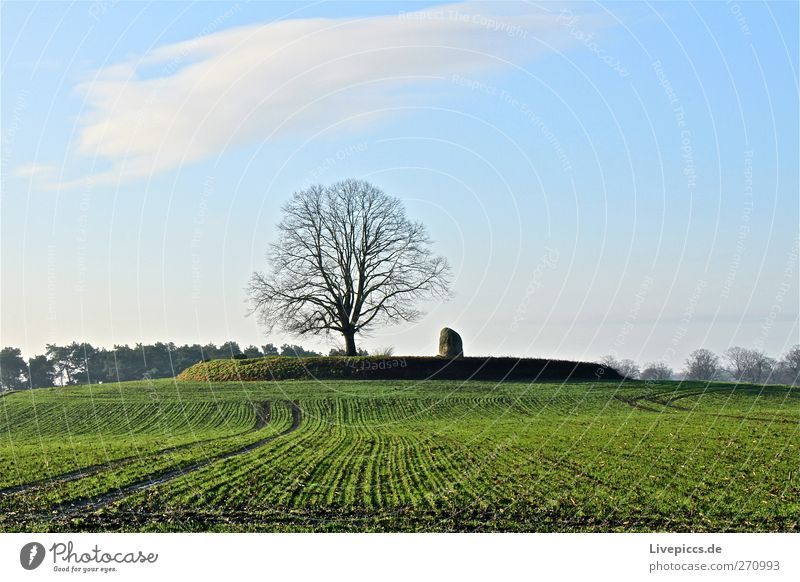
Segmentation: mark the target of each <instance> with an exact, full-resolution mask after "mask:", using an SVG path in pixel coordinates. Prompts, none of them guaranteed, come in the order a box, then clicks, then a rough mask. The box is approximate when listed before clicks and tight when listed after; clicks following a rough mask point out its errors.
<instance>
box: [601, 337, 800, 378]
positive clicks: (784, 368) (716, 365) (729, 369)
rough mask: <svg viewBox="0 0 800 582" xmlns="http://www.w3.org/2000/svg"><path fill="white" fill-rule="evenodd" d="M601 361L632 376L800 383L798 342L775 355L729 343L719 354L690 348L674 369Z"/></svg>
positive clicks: (628, 361)
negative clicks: (730, 345)
mask: <svg viewBox="0 0 800 582" xmlns="http://www.w3.org/2000/svg"><path fill="white" fill-rule="evenodd" d="M601 363H603V364H605V365H606V366H609V367H611V368H614V369H615V370H616V371H617V372H619V373H620V374H621V375H623V376H625V377H626V378H631V379H634V380H652V381H655V380H706V381H710V380H730V381H734V382H748V383H751V384H789V385H795V384H798V383H800V344H797V345H794V346H792V347H791V348H790V349H789V351H788V352H786V353H785V354H784V355H783V356H781V357H780V358H779V359H776V358H772V357H770V356H768V355H767V354H766V353H765V352H764V351H762V350H757V349H752V348H743V347H741V346H733V347H731V348H728V349H727V350H725V351H724V352H723V353H722V356H719V355H717V354H715V353H714V352H712V351H711V350H706V349H699V350H694V351H693V352H692V353H691V354H689V357H688V358H686V361H685V362H684V368H683V370H680V371H678V372H676V371H675V370H673V369H672V368H671V367H670V366H669V365H668V364H666V363H665V362H649V363H647V364H645V365H644V367H643V368H640V367H639V364H637V363H636V362H635V361H634V360H631V359H627V358H626V359H621V360H618V359H617V358H616V357H615V356H613V355H609V356H605V357H604V358H603V359H602V360H601Z"/></svg>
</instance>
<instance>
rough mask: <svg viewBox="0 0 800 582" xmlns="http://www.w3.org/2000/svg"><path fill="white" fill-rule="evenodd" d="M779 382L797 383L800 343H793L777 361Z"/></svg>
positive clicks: (799, 367)
mask: <svg viewBox="0 0 800 582" xmlns="http://www.w3.org/2000/svg"><path fill="white" fill-rule="evenodd" d="M778 373H779V374H780V382H782V383H784V384H792V385H794V384H797V383H798V381H800V344H795V345H793V346H792V347H791V348H789V351H788V352H786V353H785V354H784V355H783V357H782V358H781V359H780V361H779V362H778Z"/></svg>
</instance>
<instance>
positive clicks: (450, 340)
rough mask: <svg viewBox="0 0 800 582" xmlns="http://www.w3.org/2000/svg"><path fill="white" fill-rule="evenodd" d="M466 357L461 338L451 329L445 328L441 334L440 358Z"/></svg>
mask: <svg viewBox="0 0 800 582" xmlns="http://www.w3.org/2000/svg"><path fill="white" fill-rule="evenodd" d="M463 356H464V347H463V345H462V344H461V336H460V335H458V333H456V332H455V331H453V330H452V329H450V328H449V327H445V328H443V329H442V331H441V332H439V357H440V358H461V357H463Z"/></svg>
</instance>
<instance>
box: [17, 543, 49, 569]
mask: <svg viewBox="0 0 800 582" xmlns="http://www.w3.org/2000/svg"><path fill="white" fill-rule="evenodd" d="M44 553H45V552H44V546H43V545H42V544H40V543H39V542H30V543H28V544H25V545H24V546H22V549H21V550H20V552H19V563H20V564H22V567H23V568H25V569H26V570H35V569H36V568H38V567H39V566H41V564H42V562H43V561H44Z"/></svg>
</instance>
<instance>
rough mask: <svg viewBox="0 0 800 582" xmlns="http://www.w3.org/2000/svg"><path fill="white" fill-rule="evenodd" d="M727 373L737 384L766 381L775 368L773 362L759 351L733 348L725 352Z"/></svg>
mask: <svg viewBox="0 0 800 582" xmlns="http://www.w3.org/2000/svg"><path fill="white" fill-rule="evenodd" d="M724 356H725V359H726V360H727V362H728V372H730V374H731V375H732V376H733V377H734V378H735V379H736V380H738V381H739V382H754V383H759V382H763V381H766V380H767V379H768V378H769V377H770V375H771V374H772V371H773V369H774V368H775V364H776V362H775V360H774V359H772V358H770V357H769V356H767V354H765V353H764V352H762V351H761V350H753V349H748V348H742V347H739V346H734V347H731V348H728V349H727V350H725V354H724Z"/></svg>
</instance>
